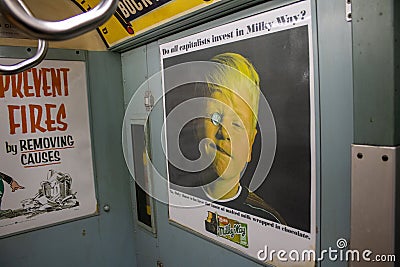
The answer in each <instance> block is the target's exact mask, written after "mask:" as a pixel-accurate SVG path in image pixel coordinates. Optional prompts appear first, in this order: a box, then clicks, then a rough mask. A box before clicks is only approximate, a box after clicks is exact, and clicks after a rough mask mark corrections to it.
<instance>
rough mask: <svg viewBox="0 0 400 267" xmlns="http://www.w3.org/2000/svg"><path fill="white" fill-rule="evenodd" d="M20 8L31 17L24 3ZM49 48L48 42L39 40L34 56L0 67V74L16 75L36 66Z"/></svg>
mask: <svg viewBox="0 0 400 267" xmlns="http://www.w3.org/2000/svg"><path fill="white" fill-rule="evenodd" d="M21 7H22V8H23V9H24V11H25V12H26V13H27V14H28V15H31V12H30V11H29V9H28V8H27V7H26V6H25V5H24V3H21ZM48 48H49V45H48V42H47V41H44V40H39V43H38V48H37V51H36V54H35V55H34V56H33V57H31V58H28V59H26V60H24V61H21V62H18V63H15V64H13V65H0V74H8V75H10V74H17V73H19V72H22V71H24V70H27V69H30V68H32V67H34V66H36V65H38V64H39V63H40V62H42V60H43V59H44V57H45V56H46V54H47V49H48Z"/></svg>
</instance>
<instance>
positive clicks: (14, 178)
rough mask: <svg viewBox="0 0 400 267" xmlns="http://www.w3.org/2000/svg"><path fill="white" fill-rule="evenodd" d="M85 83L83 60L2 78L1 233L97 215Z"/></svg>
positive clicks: (6, 61)
mask: <svg viewBox="0 0 400 267" xmlns="http://www.w3.org/2000/svg"><path fill="white" fill-rule="evenodd" d="M15 61H16V60H15V59H4V58H3V59H1V60H0V62H1V64H6V65H9V64H11V63H14V62H15ZM86 84H87V80H86V68H85V62H78V61H51V60H46V61H43V62H42V63H41V64H40V65H38V66H37V67H35V68H32V69H29V70H27V71H24V72H23V73H20V74H17V75H0V109H1V111H0V114H1V115H0V125H1V126H0V127H1V128H0V145H1V149H0V158H1V161H0V236H6V235H9V234H13V233H17V232H21V231H25V230H30V229H34V228H40V227H43V226H46V225H51V224H55V223H59V222H62V221H66V220H72V219H76V218H79V217H83V216H88V215H92V214H95V213H96V207H97V201H96V196H95V189H94V188H95V187H94V174H93V162H92V150H91V140H90V128H89V114H88V97H87V85H86Z"/></svg>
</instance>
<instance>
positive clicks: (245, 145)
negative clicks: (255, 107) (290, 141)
mask: <svg viewBox="0 0 400 267" xmlns="http://www.w3.org/2000/svg"><path fill="white" fill-rule="evenodd" d="M247 98H248V97H246V96H239V95H238V94H236V93H235V92H233V91H232V90H229V89H224V88H215V89H214V90H213V91H212V93H211V95H210V98H208V100H207V101H206V114H207V115H208V116H209V119H206V120H204V127H203V129H204V133H203V134H204V138H206V142H205V151H206V153H207V155H208V156H212V155H214V154H215V158H214V160H213V162H212V168H213V169H214V171H215V172H216V174H217V175H218V176H219V177H220V178H222V179H235V180H237V181H239V179H240V175H241V172H242V170H243V169H244V168H245V166H246V163H247V162H249V161H250V160H251V151H252V146H253V142H254V138H255V135H256V133H257V130H256V129H255V127H254V125H253V119H254V117H253V112H252V109H251V108H250V107H249V105H248V104H247V103H246V101H245V100H244V99H247Z"/></svg>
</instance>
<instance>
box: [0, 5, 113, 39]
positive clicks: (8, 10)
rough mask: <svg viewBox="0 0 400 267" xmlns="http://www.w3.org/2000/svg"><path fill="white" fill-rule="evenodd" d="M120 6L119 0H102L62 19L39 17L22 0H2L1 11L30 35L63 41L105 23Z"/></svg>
mask: <svg viewBox="0 0 400 267" xmlns="http://www.w3.org/2000/svg"><path fill="white" fill-rule="evenodd" d="M117 6H118V0H102V1H101V2H100V3H99V4H98V5H97V6H96V7H94V8H92V9H91V10H90V11H88V12H86V13H83V14H79V15H76V16H73V17H71V18H67V19H64V20H60V21H45V20H40V19H37V18H35V17H33V16H31V15H30V14H29V13H27V12H26V10H25V8H24V4H23V2H22V1H21V0H0V11H1V13H3V15H4V16H5V17H6V18H7V19H8V20H9V21H10V22H12V23H13V24H14V25H15V26H17V27H18V28H19V29H21V30H23V31H24V32H25V33H27V34H28V35H30V36H33V37H36V38H38V39H44V40H50V41H62V40H67V39H71V38H73V37H76V36H79V35H81V34H84V33H86V32H88V31H91V30H93V29H95V28H96V27H98V26H100V25H101V24H103V23H105V22H106V21H107V20H108V19H109V18H110V17H111V16H112V15H113V14H114V13H115V10H116V9H117Z"/></svg>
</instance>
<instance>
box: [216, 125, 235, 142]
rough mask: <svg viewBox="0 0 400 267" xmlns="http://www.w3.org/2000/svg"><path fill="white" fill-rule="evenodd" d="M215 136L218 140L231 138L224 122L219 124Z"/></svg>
mask: <svg viewBox="0 0 400 267" xmlns="http://www.w3.org/2000/svg"><path fill="white" fill-rule="evenodd" d="M215 137H216V138H217V139H218V140H231V138H230V137H229V133H228V131H227V130H226V128H225V127H224V126H222V124H220V125H218V130H217V132H216V133H215Z"/></svg>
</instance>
